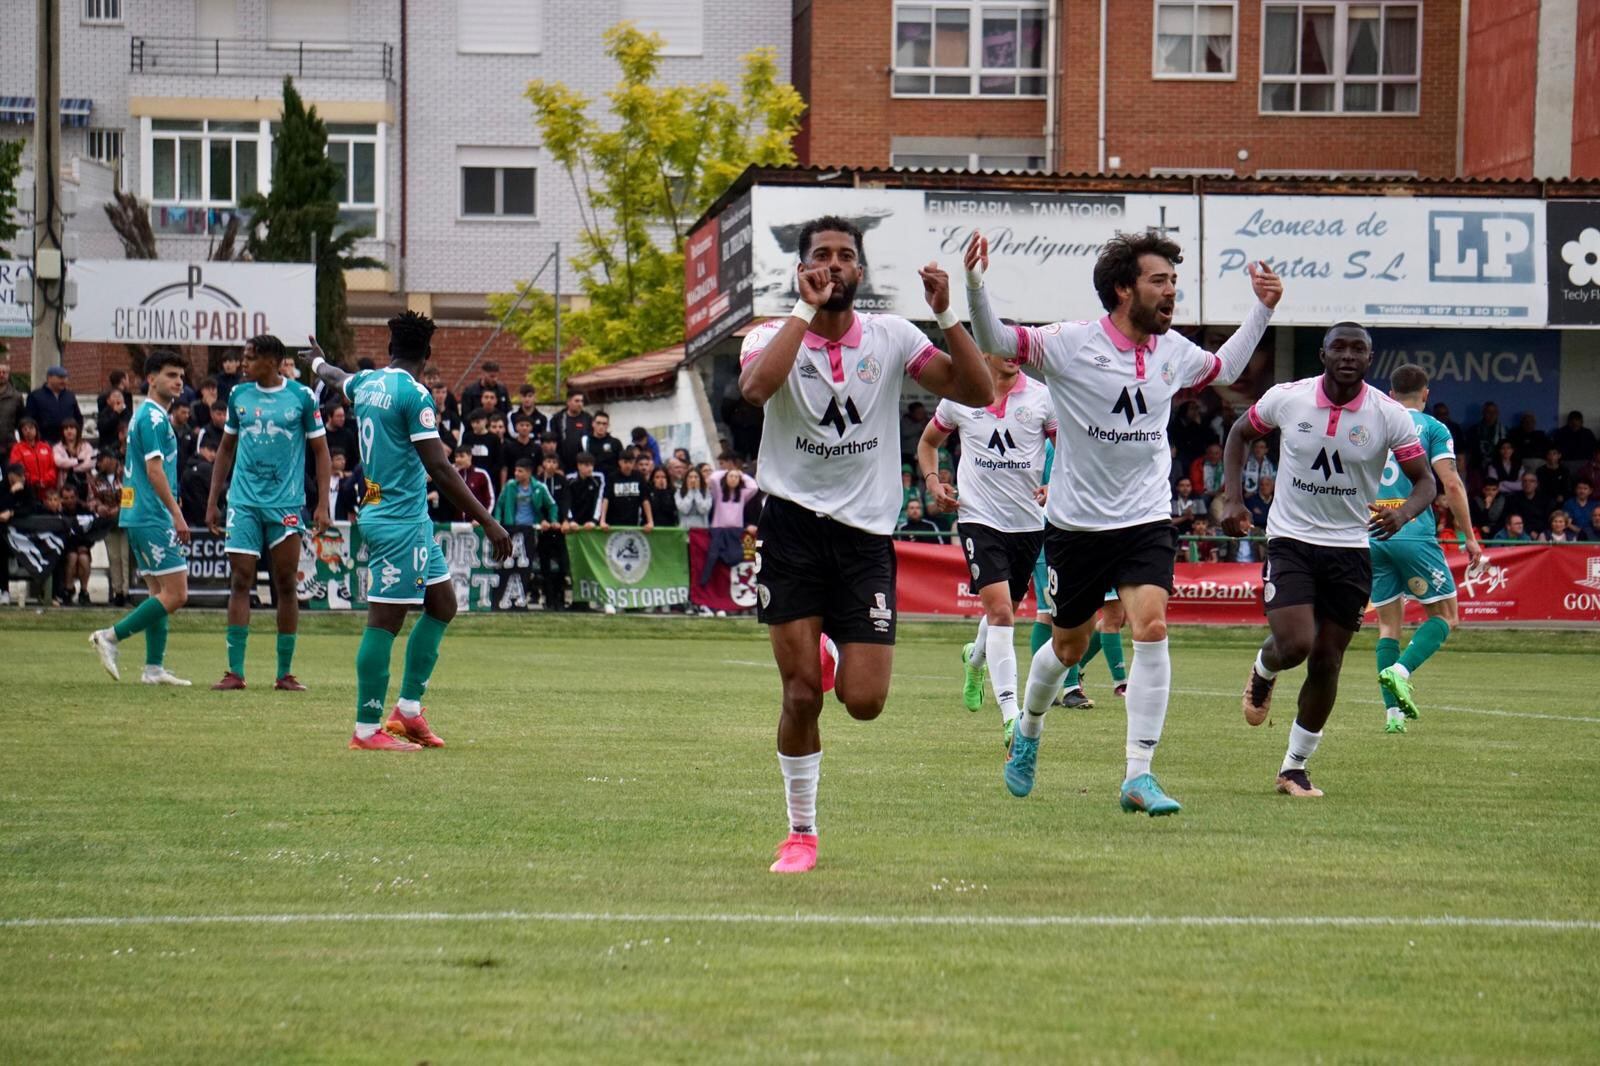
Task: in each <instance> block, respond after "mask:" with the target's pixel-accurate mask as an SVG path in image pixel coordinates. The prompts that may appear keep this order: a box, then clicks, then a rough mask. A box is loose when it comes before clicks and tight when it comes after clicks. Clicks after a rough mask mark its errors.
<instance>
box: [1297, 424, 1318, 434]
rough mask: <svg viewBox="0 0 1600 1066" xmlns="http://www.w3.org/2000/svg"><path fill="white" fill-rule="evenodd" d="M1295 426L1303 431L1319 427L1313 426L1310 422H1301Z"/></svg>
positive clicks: (1308, 431)
mask: <svg viewBox="0 0 1600 1066" xmlns="http://www.w3.org/2000/svg"><path fill="white" fill-rule="evenodd" d="M1294 428H1295V429H1298V430H1299V431H1300V432H1301V433H1310V432H1311V431H1312V430H1313V429H1316V428H1317V427H1316V426H1313V425H1312V424H1311V423H1310V422H1301V423H1300V424H1299V425H1297V426H1295V427H1294Z"/></svg>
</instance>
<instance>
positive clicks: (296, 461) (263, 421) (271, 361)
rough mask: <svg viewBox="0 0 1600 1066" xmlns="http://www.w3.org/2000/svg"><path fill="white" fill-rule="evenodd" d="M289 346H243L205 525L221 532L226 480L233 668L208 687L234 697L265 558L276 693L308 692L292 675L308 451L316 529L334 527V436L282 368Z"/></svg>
mask: <svg viewBox="0 0 1600 1066" xmlns="http://www.w3.org/2000/svg"><path fill="white" fill-rule="evenodd" d="M285 354H287V353H285V352H284V349H283V342H282V341H280V340H279V339H278V338H277V337H274V336H273V335H272V334H270V333H263V334H261V335H260V336H258V337H251V338H250V339H249V340H248V341H246V342H245V345H244V372H245V380H244V381H241V382H240V383H239V384H237V385H235V386H234V387H233V390H232V391H231V392H229V393H228V419H227V422H226V423H225V425H224V427H223V434H222V447H220V448H218V449H217V461H216V465H215V466H214V467H213V468H212V470H211V495H210V498H209V499H208V500H207V501H206V525H207V527H209V528H210V530H211V532H213V533H222V532H223V523H222V521H221V518H222V516H221V515H220V514H219V513H218V507H217V501H218V500H219V499H220V498H221V496H222V492H223V489H224V487H228V477H229V474H230V473H232V472H234V470H235V462H236V458H235V457H237V471H238V475H239V476H238V477H236V478H234V479H233V483H232V485H231V487H228V509H227V510H228V513H227V527H226V531H227V545H226V547H227V552H228V572H229V579H230V580H229V588H228V669H227V672H226V673H224V674H223V675H222V680H221V681H218V682H217V683H216V684H215V685H212V686H211V687H212V688H213V689H215V690H218V691H222V692H228V691H236V690H239V689H242V688H244V663H245V645H246V642H247V641H248V640H249V639H250V592H251V590H252V589H254V588H255V584H256V563H257V560H259V559H260V558H261V555H262V553H263V552H265V553H266V554H267V560H268V563H267V565H268V569H269V571H270V572H271V575H272V598H273V602H274V603H275V604H276V605H277V612H278V644H277V652H278V672H277V674H276V675H274V676H275V677H276V678H277V680H275V681H274V682H273V684H272V687H273V688H274V689H278V690H281V691H285V692H304V691H305V688H306V687H305V686H304V685H302V684H301V683H300V682H299V681H298V680H296V679H295V676H294V645H295V634H296V632H297V631H298V630H299V628H300V597H299V593H298V590H297V588H296V585H297V583H298V582H297V579H298V576H299V570H300V512H301V511H302V510H303V509H304V508H305V505H306V490H305V469H306V449H307V448H308V447H309V448H310V449H311V457H312V460H313V462H314V464H315V466H316V471H317V497H316V501H317V504H316V511H315V514H314V516H313V519H312V526H313V528H314V529H315V531H316V532H318V533H321V532H322V531H323V530H325V529H327V528H328V526H329V524H330V523H329V518H328V480H329V470H330V469H331V467H332V464H331V462H330V461H329V459H328V441H327V431H326V430H325V429H323V426H322V412H321V411H320V410H318V408H317V400H316V397H314V396H313V395H312V394H311V390H310V389H308V388H306V387H305V386H304V385H302V384H300V383H299V382H298V381H290V380H289V379H288V378H285V377H284V376H283V374H282V373H281V372H280V370H279V367H280V364H281V362H282V360H283V357H284V356H285Z"/></svg>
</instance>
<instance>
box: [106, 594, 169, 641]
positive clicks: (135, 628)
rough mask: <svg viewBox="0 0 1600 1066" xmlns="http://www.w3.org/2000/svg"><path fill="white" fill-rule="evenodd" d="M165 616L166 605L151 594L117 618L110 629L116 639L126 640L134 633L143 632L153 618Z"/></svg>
mask: <svg viewBox="0 0 1600 1066" xmlns="http://www.w3.org/2000/svg"><path fill="white" fill-rule="evenodd" d="M166 616H167V608H166V606H165V605H164V604H163V603H162V602H161V601H160V600H159V599H157V598H156V597H154V596H151V597H149V598H148V599H146V600H145V601H144V602H143V603H141V604H140V605H139V606H137V607H135V608H134V609H133V610H131V611H129V612H128V613H127V614H125V615H123V616H122V617H121V618H119V619H117V621H116V624H115V625H113V626H112V627H111V629H112V631H113V632H114V633H116V634H117V639H118V640H127V639H128V638H129V637H131V636H133V635H134V634H135V633H143V632H144V631H145V630H146V629H148V628H149V627H150V624H151V622H152V621H154V620H155V619H157V618H165V617H166Z"/></svg>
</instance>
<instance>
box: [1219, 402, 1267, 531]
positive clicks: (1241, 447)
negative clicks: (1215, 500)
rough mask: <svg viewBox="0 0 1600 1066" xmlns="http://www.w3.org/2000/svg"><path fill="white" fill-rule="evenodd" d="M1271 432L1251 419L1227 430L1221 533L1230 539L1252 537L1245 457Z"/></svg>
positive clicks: (1223, 462) (1224, 446) (1239, 421)
mask: <svg viewBox="0 0 1600 1066" xmlns="http://www.w3.org/2000/svg"><path fill="white" fill-rule="evenodd" d="M1252 410H1254V409H1253V408H1252ZM1270 432H1271V429H1270V428H1268V429H1261V428H1260V427H1258V426H1257V425H1256V424H1255V422H1254V420H1253V419H1251V418H1249V417H1245V418H1239V419H1235V420H1234V423H1233V428H1232V429H1230V430H1228V442H1227V443H1226V444H1224V445H1223V447H1222V530H1223V532H1224V533H1227V534H1228V535H1229V536H1230V537H1244V536H1248V535H1249V534H1250V512H1249V511H1248V510H1247V509H1246V508H1245V505H1244V453H1245V450H1246V449H1247V448H1249V447H1250V442H1251V441H1253V440H1258V439H1260V438H1261V437H1265V436H1266V435H1267V434H1268V433H1270Z"/></svg>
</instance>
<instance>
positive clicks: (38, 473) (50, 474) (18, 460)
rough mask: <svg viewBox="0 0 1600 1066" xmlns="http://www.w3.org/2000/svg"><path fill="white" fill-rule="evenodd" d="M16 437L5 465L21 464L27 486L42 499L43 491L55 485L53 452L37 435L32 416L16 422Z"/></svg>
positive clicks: (55, 474) (35, 424) (56, 477)
mask: <svg viewBox="0 0 1600 1066" xmlns="http://www.w3.org/2000/svg"><path fill="white" fill-rule="evenodd" d="M17 437H18V440H17V443H15V444H13V445H12V446H11V457H10V459H9V461H8V464H7V465H10V464H11V463H15V464H17V465H19V466H21V467H22V469H23V472H24V475H25V476H26V477H27V479H28V487H29V488H30V489H32V490H33V494H34V495H35V496H36V497H37V498H39V499H41V500H43V499H44V494H45V491H46V490H47V489H53V488H55V487H56V483H57V479H58V475H57V471H56V457H55V452H54V451H53V450H51V447H50V445H49V443H48V442H47V441H45V440H44V439H42V438H41V437H40V436H39V423H38V422H36V421H34V420H33V419H32V418H23V419H22V421H20V422H18V423H17Z"/></svg>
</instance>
